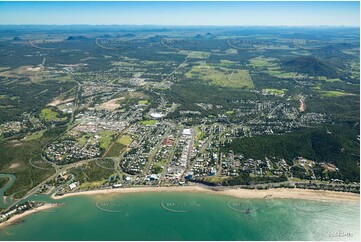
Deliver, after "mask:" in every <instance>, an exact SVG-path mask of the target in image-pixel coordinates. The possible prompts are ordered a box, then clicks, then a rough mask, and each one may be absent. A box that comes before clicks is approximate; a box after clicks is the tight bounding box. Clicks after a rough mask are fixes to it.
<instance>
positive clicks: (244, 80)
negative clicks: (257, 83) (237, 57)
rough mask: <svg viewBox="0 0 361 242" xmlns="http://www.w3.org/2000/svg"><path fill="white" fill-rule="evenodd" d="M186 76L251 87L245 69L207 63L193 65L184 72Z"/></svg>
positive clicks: (228, 84)
mask: <svg viewBox="0 0 361 242" xmlns="http://www.w3.org/2000/svg"><path fill="white" fill-rule="evenodd" d="M185 76H186V77H187V78H197V79H201V80H202V81H205V82H210V83H211V84H213V85H217V86H224V87H231V88H241V87H248V88H253V87H254V85H253V82H252V78H251V76H250V75H249V73H248V71H247V70H235V69H228V68H224V67H213V66H210V65H207V64H200V65H196V66H193V67H192V69H191V70H190V71H189V72H187V73H186V74H185Z"/></svg>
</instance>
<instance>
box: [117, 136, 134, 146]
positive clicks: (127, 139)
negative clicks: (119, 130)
mask: <svg viewBox="0 0 361 242" xmlns="http://www.w3.org/2000/svg"><path fill="white" fill-rule="evenodd" d="M117 143H119V144H122V145H124V146H128V145H130V143H132V137H130V136H129V135H123V136H122V137H120V138H119V139H117Z"/></svg>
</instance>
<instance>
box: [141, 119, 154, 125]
mask: <svg viewBox="0 0 361 242" xmlns="http://www.w3.org/2000/svg"><path fill="white" fill-rule="evenodd" d="M139 123H140V124H143V125H154V124H156V123H157V121H156V120H143V121H140V122H139Z"/></svg>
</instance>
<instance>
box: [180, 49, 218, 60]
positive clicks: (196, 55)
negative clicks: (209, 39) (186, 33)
mask: <svg viewBox="0 0 361 242" xmlns="http://www.w3.org/2000/svg"><path fill="white" fill-rule="evenodd" d="M179 53H180V54H186V55H187V58H190V59H208V58H209V56H210V55H211V53H210V52H203V51H187V50H182V51H180V52H179Z"/></svg>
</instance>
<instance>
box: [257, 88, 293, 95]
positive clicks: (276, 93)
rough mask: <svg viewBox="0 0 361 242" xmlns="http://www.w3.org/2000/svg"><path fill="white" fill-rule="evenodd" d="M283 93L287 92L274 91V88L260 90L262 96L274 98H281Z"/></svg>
mask: <svg viewBox="0 0 361 242" xmlns="http://www.w3.org/2000/svg"><path fill="white" fill-rule="evenodd" d="M285 91H287V89H276V88H265V89H262V93H263V94H264V95H274V96H280V97H283V95H284V94H285Z"/></svg>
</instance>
